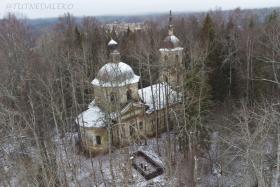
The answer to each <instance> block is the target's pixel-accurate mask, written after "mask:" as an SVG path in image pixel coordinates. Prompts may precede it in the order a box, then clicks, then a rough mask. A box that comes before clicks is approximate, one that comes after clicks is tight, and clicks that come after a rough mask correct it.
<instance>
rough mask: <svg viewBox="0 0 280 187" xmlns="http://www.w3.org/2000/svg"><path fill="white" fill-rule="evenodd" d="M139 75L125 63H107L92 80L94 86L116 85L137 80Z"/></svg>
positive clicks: (123, 84) (132, 82)
mask: <svg viewBox="0 0 280 187" xmlns="http://www.w3.org/2000/svg"><path fill="white" fill-rule="evenodd" d="M139 79H140V77H139V76H137V75H135V73H134V71H133V69H132V68H131V67H130V66H129V65H127V64H126V63H123V62H119V63H107V64H105V65H104V66H103V67H102V68H101V69H100V70H99V72H98V74H97V76H96V78H95V79H94V80H93V81H92V84H93V85H95V86H101V87H118V86H125V85H128V84H134V83H137V82H139Z"/></svg>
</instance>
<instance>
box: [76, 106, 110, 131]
mask: <svg viewBox="0 0 280 187" xmlns="http://www.w3.org/2000/svg"><path fill="white" fill-rule="evenodd" d="M76 123H77V124H78V125H79V126H81V127H88V128H91V127H94V128H102V127H106V123H105V113H104V112H103V111H102V110H101V109H100V108H99V107H98V106H97V105H96V104H95V101H93V102H91V103H90V104H89V106H88V109H87V110H86V111H84V112H82V113H81V114H80V115H79V116H78V117H77V118H76Z"/></svg>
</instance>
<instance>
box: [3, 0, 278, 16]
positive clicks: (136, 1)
mask: <svg viewBox="0 0 280 187" xmlns="http://www.w3.org/2000/svg"><path fill="white" fill-rule="evenodd" d="M276 6H280V0H0V17H3V16H4V15H6V14H7V13H8V12H14V13H16V14H18V15H20V16H26V17H28V18H44V17H57V16H59V15H62V14H63V13H65V12H70V13H72V14H74V15H75V16H85V15H93V16H95V15H121V14H125V15H127V14H144V13H151V12H155V13H157V12H167V11H168V10H169V9H172V10H173V11H206V10H210V9H216V8H222V9H223V10H225V9H234V8H236V7H241V8H262V7H276Z"/></svg>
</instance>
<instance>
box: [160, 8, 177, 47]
mask: <svg viewBox="0 0 280 187" xmlns="http://www.w3.org/2000/svg"><path fill="white" fill-rule="evenodd" d="M172 19H173V18H172V12H171V10H170V15H169V26H168V36H167V37H166V38H165V39H164V40H163V47H164V48H169V49H171V48H176V47H179V45H180V40H179V39H178V38H177V37H176V36H175V35H174V34H173V33H174V27H173V24H172Z"/></svg>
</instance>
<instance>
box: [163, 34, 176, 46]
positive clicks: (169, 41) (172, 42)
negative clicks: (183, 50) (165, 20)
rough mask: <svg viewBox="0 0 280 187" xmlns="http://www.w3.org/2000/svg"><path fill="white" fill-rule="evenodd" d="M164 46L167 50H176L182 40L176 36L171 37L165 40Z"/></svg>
mask: <svg viewBox="0 0 280 187" xmlns="http://www.w3.org/2000/svg"><path fill="white" fill-rule="evenodd" d="M163 45H164V46H163V47H165V48H176V47H179V45H180V40H179V39H178V38H177V37H176V36H175V35H169V36H167V37H166V38H165V39H164V41H163Z"/></svg>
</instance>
